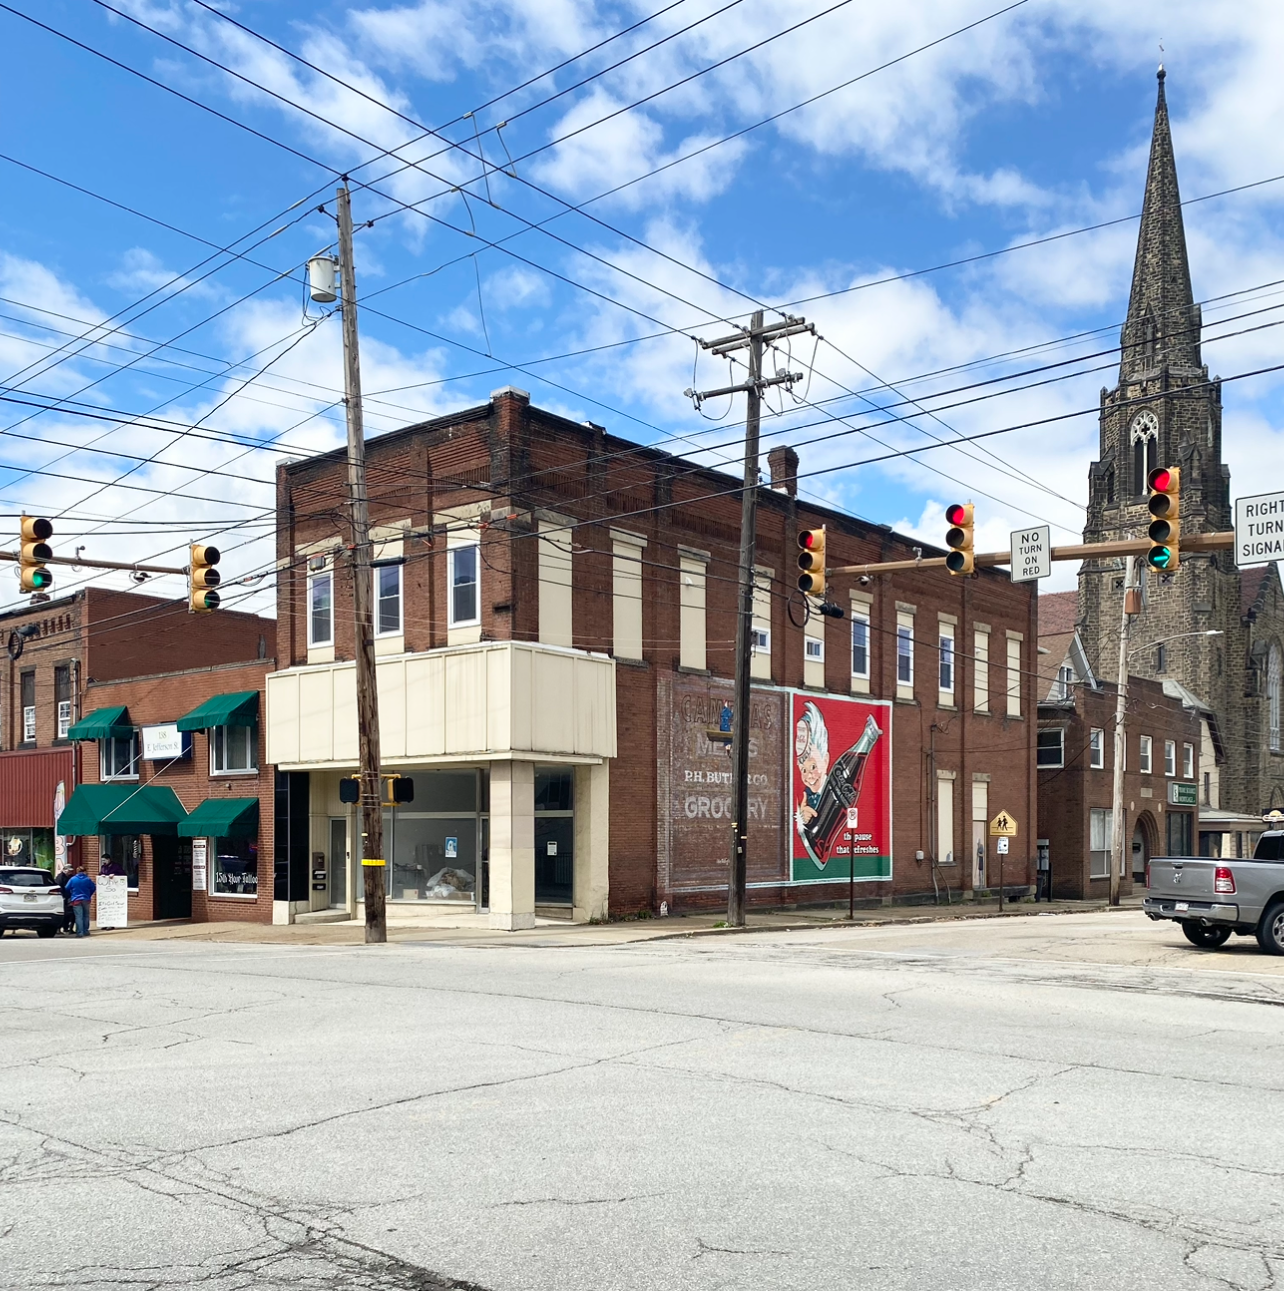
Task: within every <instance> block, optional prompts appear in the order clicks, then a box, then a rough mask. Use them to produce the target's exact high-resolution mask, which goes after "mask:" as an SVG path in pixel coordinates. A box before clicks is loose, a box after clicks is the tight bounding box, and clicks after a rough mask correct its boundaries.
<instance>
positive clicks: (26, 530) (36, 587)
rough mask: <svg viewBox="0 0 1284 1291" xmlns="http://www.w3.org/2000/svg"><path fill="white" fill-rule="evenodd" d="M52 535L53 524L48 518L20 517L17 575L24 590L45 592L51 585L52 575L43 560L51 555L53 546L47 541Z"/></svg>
mask: <svg viewBox="0 0 1284 1291" xmlns="http://www.w3.org/2000/svg"><path fill="white" fill-rule="evenodd" d="M52 537H53V525H51V524H50V523H49V521H48V520H44V519H37V518H36V517H35V516H23V517H22V556H21V559H20V560H19V562H18V577H19V579H20V581H21V584H22V590H23V591H24V592H47V591H48V590H49V589H50V588H51V587H52V586H53V575H52V574H51V573H50V572H49V571H48V570H47V569H46V568H45V561H47V560H50V559H52V557H53V548H52V547H50V545H49V543H48V541H47V540H48V539H49V538H52Z"/></svg>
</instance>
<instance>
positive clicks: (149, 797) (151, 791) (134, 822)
mask: <svg viewBox="0 0 1284 1291" xmlns="http://www.w3.org/2000/svg"><path fill="white" fill-rule="evenodd" d="M186 816H187V812H185V811H184V810H183V804H182V803H181V802H179V800H178V795H177V794H175V792H174V791H173V789H170V788H168V787H166V786H164V785H154V784H149V785H143V786H141V787H140V786H138V785H134V784H82V785H77V787H76V789H75V791H74V792H73V793H72V795H71V798H70V799H69V800H68V802H67V805H66V806H65V807H64V808H63V811H62V815H61V816H59V817H58V821H57V830H58V832H59V833H60V834H63V835H66V836H68V837H72V838H84V837H85V836H87V835H93V834H167V835H169V836H170V837H171V838H172V837H174V836H175V835H176V834H177V833H178V824H179V821H181V820H183V819H184V818H185V817H186Z"/></svg>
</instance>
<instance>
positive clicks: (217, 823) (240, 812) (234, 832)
mask: <svg viewBox="0 0 1284 1291" xmlns="http://www.w3.org/2000/svg"><path fill="white" fill-rule="evenodd" d="M258 832H259V800H258V799H257V798H206V799H205V801H204V802H203V803H201V805H200V806H199V807H197V808H196V810H195V811H193V812H192V814H191V815H190V816H188V817H187V819H186V820H183V821H180V822H179V826H178V836H179V837H180V838H256V837H257V836H258Z"/></svg>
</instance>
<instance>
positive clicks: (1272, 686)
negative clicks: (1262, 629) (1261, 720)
mask: <svg viewBox="0 0 1284 1291" xmlns="http://www.w3.org/2000/svg"><path fill="white" fill-rule="evenodd" d="M1266 708H1267V720H1268V722H1269V731H1268V735H1269V743H1270V750H1271V752H1272V753H1279V752H1280V648H1279V646H1278V645H1272V646H1271V653H1270V656H1269V658H1268V659H1267V663H1266Z"/></svg>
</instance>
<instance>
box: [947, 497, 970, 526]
mask: <svg viewBox="0 0 1284 1291" xmlns="http://www.w3.org/2000/svg"><path fill="white" fill-rule="evenodd" d="M967 510H968V509H967V507H965V506H964V505H963V503H962V502H955V503H954V505H953V506H948V507H946V508H945V519H946V520H947V521H948V522H949V523H950V524H952V525H960V524H962V523H963V522H964V521H965V520H966V519H967V518H968V516H967Z"/></svg>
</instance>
